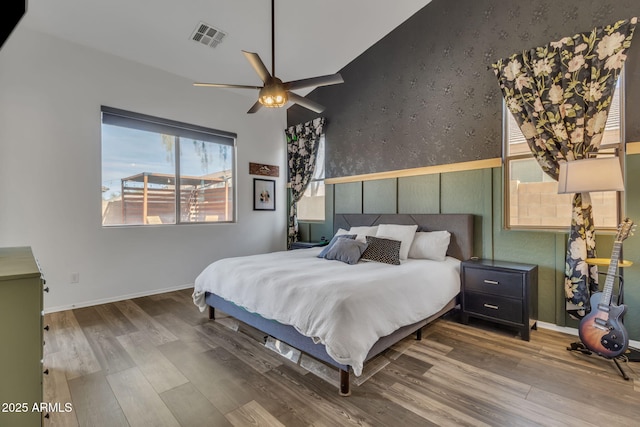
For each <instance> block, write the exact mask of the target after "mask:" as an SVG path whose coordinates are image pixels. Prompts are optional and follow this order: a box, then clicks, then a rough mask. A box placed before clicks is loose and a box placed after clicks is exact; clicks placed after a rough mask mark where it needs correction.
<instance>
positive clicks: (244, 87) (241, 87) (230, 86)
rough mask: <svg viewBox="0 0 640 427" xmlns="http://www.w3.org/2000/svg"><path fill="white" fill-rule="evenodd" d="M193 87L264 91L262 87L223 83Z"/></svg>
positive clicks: (198, 84)
mask: <svg viewBox="0 0 640 427" xmlns="http://www.w3.org/2000/svg"><path fill="white" fill-rule="evenodd" d="M193 85H194V86H200V87H226V88H232V89H262V86H247V85H228V84H222V83H194V84H193Z"/></svg>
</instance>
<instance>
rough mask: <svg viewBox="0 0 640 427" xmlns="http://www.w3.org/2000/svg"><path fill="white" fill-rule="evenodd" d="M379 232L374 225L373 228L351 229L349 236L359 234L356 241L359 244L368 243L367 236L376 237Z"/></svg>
mask: <svg viewBox="0 0 640 427" xmlns="http://www.w3.org/2000/svg"><path fill="white" fill-rule="evenodd" d="M377 231H378V226H377V225H374V226H371V227H367V226H360V227H351V228H350V229H349V234H357V237H356V240H357V241H359V242H365V243H367V239H366V236H375V235H376V232H377Z"/></svg>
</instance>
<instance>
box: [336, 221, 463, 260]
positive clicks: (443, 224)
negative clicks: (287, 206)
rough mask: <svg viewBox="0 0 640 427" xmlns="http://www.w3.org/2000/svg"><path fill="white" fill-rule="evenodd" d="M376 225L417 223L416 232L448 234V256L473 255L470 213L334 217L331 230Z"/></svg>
mask: <svg viewBox="0 0 640 427" xmlns="http://www.w3.org/2000/svg"><path fill="white" fill-rule="evenodd" d="M378 224H402V225H412V224H417V225H418V231H439V230H447V231H448V232H449V233H451V243H449V250H448V251H447V255H449V256H452V257H455V258H458V259H461V260H467V259H469V258H471V257H472V256H473V215H472V214H335V216H334V218H333V231H334V233H335V232H336V231H338V228H344V229H345V230H348V229H349V228H351V227H352V226H361V225H367V226H371V225H378Z"/></svg>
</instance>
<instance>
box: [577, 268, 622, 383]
mask: <svg viewBox="0 0 640 427" xmlns="http://www.w3.org/2000/svg"><path fill="white" fill-rule="evenodd" d="M598 274H601V275H605V276H606V275H607V273H598ZM614 277H616V278H617V279H618V304H622V303H623V296H622V295H623V292H624V291H623V286H624V282H623V280H622V276H619V275H615V276H614ZM567 350H569V351H577V352H580V353H582V354H586V355H587V356H590V355H592V354H593V352H592V351H591V350H589V349H588V348H587V347H586V346H585V345H584V344H583V343H582V342H581V341H576V342H572V343H571V344H569V347H567ZM602 357H604V358H605V359H608V360H613V363H615V364H616V368H618V371H620V375H622V378H624V380H625V381H629V375H627V373H626V372H625V371H624V370H623V369H622V366H620V362H618V358H617V357H614V358H610V357H605V356H602ZM618 357H620V356H618Z"/></svg>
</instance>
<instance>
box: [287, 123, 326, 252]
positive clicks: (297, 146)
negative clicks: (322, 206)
mask: <svg viewBox="0 0 640 427" xmlns="http://www.w3.org/2000/svg"><path fill="white" fill-rule="evenodd" d="M325 123H326V119H325V118H324V117H318V118H317V119H314V120H312V121H310V122H307V123H301V124H298V125H295V126H291V127H289V128H287V129H286V130H285V135H286V137H287V157H288V171H289V186H290V191H291V206H290V207H289V224H288V232H287V247H291V244H292V243H293V242H295V241H297V239H298V220H297V203H298V201H300V199H301V198H302V195H303V194H304V192H305V190H306V189H307V187H308V186H309V182H310V181H311V179H312V178H313V173H314V171H315V167H316V153H317V150H318V143H319V141H320V136H321V135H322V132H324V126H325Z"/></svg>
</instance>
